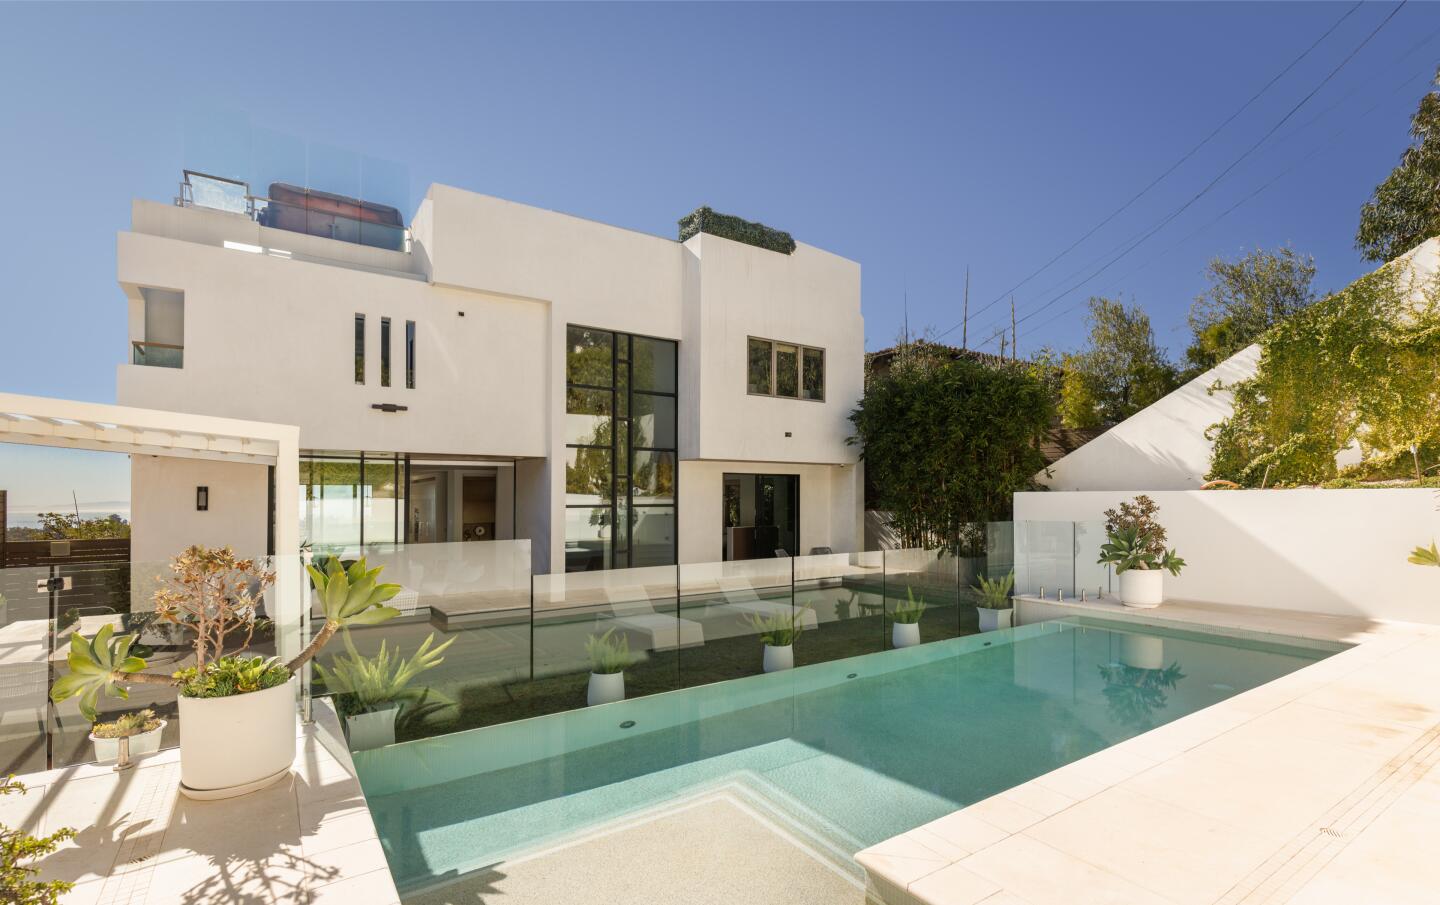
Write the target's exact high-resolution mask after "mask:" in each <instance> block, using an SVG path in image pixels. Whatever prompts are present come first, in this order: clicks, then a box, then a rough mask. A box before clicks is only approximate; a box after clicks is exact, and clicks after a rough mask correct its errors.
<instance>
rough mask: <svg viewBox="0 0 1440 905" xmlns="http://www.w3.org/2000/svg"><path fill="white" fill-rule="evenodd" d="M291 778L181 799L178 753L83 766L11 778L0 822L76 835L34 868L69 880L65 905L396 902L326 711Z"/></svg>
mask: <svg viewBox="0 0 1440 905" xmlns="http://www.w3.org/2000/svg"><path fill="white" fill-rule="evenodd" d="M315 715H316V721H315V723H314V724H313V725H311V726H307V727H301V728H300V730H299V733H300V734H299V739H298V742H299V744H298V746H297V753H296V758H295V765H294V768H293V773H292V775H291V776H290V777H289V778H287V779H285V780H283V781H281V782H279V783H277V784H275V785H273V786H271V787H269V788H267V789H264V790H262V791H259V792H255V793H252V794H250V795H247V796H244V797H242V798H237V799H232V800H230V801H193V800H190V799H188V798H183V797H181V796H180V794H179V786H180V760H179V754H180V752H179V749H169V750H165V751H161V752H159V753H158V754H155V755H152V756H150V757H146V758H143V759H142V760H139V761H137V763H136V767H135V769H133V770H130V771H127V772H125V773H116V772H114V771H113V770H112V769H111V768H110V767H108V766H98V765H94V764H91V765H84V766H77V767H67V768H64V769H57V770H50V771H47V772H44V773H34V774H30V775H26V776H20V777H18V778H19V779H20V781H21V782H23V783H25V785H26V786H27V787H28V791H27V792H26V793H25V795H24V796H22V797H16V796H11V797H9V798H7V799H4V800H0V823H4V824H6V825H8V826H13V827H20V828H23V829H25V830H27V831H29V832H32V833H41V834H43V833H49V832H53V831H54V830H56V829H58V828H60V827H63V826H69V827H73V828H75V829H76V830H78V831H79V835H77V836H76V838H75V839H74V840H73V841H71V842H67V843H65V844H64V845H63V846H62V847H61V848H60V849H59V850H58V851H56V852H55V853H54V854H52V855H50V856H49V857H48V858H46V859H44V860H43V861H42V862H41V863H40V867H41V878H42V879H53V880H68V881H70V882H73V883H75V884H76V886H75V889H74V890H72V891H71V892H70V893H69V894H68V895H66V896H64V897H63V898H62V900H61V901H62V902H64V903H65V905H177V903H181V905H222V903H224V905H231V903H237V902H243V903H247V905H268V903H299V902H304V903H310V905H322V903H331V902H335V903H345V905H396V903H398V902H399V901H400V897H399V895H398V894H397V893H396V891H395V884H394V882H393V881H392V880H391V877H390V870H389V868H388V867H387V866H386V863H385V855H384V852H383V851H382V850H381V847H380V842H379V840H378V839H377V838H376V834H375V825H374V823H373V822H372V821H371V819H370V812H369V809H368V808H367V807H366V804H365V796H364V794H363V793H362V792H361V790H360V783H359V781H358V780H356V778H355V775H354V769H353V766H352V764H351V761H350V755H349V753H348V751H347V750H346V748H345V745H344V741H343V739H342V738H341V736H340V727H339V722H338V720H337V718H336V717H335V714H334V711H333V710H331V709H330V708H329V707H328V706H327V705H326V704H325V702H317V705H316V707H315Z"/></svg>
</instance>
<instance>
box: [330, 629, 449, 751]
mask: <svg viewBox="0 0 1440 905" xmlns="http://www.w3.org/2000/svg"><path fill="white" fill-rule="evenodd" d="M343 636H344V641H345V653H343V654H341V655H339V656H337V657H335V659H334V660H332V661H331V662H330V664H329V665H328V666H327V665H325V664H323V663H319V662H317V663H316V664H315V675H316V678H318V679H319V680H320V681H321V683H323V684H324V686H325V691H327V692H330V693H331V694H333V695H334V702H335V711H336V712H337V713H339V714H340V715H341V716H342V717H344V719H345V736H346V738H347V739H349V741H350V750H351V751H369V750H371V749H372V748H383V747H385V746H386V745H393V744H395V730H396V727H397V726H399V725H401V724H402V723H409V724H415V723H418V722H423V721H424V720H425V719H427V718H429V717H430V716H431V715H432V714H434V713H435V712H436V711H438V710H441V709H443V708H445V707H449V706H451V703H452V702H451V701H450V700H449V699H448V698H446V697H444V696H443V695H441V694H440V693H439V692H437V691H435V690H434V689H431V688H416V687H411V685H410V683H411V682H412V681H413V680H414V679H415V677H416V676H418V675H420V674H421V673H422V672H425V671H426V670H427V669H434V668H435V667H436V666H439V665H440V664H441V663H444V662H445V658H444V657H442V656H441V654H443V653H444V652H445V649H446V648H447V647H449V646H450V645H451V644H454V643H455V639H454V638H451V639H450V640H449V641H446V642H445V643H444V644H441V645H440V646H439V647H432V646H431V645H433V644H434V643H435V633H434V632H431V633H430V634H429V635H428V636H426V638H425V640H424V641H422V642H421V643H420V647H419V648H418V649H417V650H416V651H415V655H414V656H413V657H408V658H407V657H404V656H402V655H401V653H400V649H399V648H398V647H394V648H392V647H390V646H389V644H387V643H386V642H385V641H384V640H383V639H382V640H381V642H380V649H379V651H378V652H376V654H375V656H373V657H366V656H364V655H362V654H361V653H360V652H359V651H358V650H356V649H355V642H354V641H353V640H352V639H351V637H350V631H349V630H348V629H347V630H345V632H344V633H343Z"/></svg>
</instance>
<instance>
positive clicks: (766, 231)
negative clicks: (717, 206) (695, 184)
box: [680, 207, 795, 255]
mask: <svg viewBox="0 0 1440 905" xmlns="http://www.w3.org/2000/svg"><path fill="white" fill-rule="evenodd" d="M699 233H709V234H710V235H712V236H719V237H721V238H722V239H731V240H733V241H735V242H744V243H745V244H746V245H754V246H755V247H756V248H766V249H769V250H770V251H778V252H780V253H781V254H782V255H788V254H794V253H795V239H794V238H793V237H792V236H791V235H790V234H789V233H787V232H784V231H783V230H778V229H771V228H770V227H768V226H766V225H765V224H763V223H754V222H751V221H750V220H742V219H740V218H739V217H732V216H731V215H729V214H717V213H716V212H715V211H713V210H711V209H710V208H708V207H697V208H696V209H695V210H694V211H693V212H691V213H689V214H686V215H685V216H683V217H681V218H680V241H681V242H684V241H685V240H686V239H689V238H690V237H691V236H694V235H698V234H699Z"/></svg>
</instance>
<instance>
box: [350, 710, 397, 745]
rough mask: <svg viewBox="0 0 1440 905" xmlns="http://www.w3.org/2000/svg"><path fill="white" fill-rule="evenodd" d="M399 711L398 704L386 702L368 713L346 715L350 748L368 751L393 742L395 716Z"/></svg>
mask: <svg viewBox="0 0 1440 905" xmlns="http://www.w3.org/2000/svg"><path fill="white" fill-rule="evenodd" d="M399 712H400V706H399V705H398V704H388V705H386V706H384V707H381V708H380V709H379V710H372V711H370V712H369V713H357V714H355V715H354V716H347V717H346V718H345V731H346V734H348V735H349V736H350V750H351V751H369V750H371V749H372V748H383V747H385V746H386V745H393V744H395V717H396V715H398V714H399Z"/></svg>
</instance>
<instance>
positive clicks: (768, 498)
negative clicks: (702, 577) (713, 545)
mask: <svg viewBox="0 0 1440 905" xmlns="http://www.w3.org/2000/svg"><path fill="white" fill-rule="evenodd" d="M722 509H723V513H722V515H723V520H724V524H723V526H722V528H723V531H724V539H723V541H722V544H723V549H724V555H725V559H726V560H727V561H728V560H734V559H762V558H768V557H773V556H795V555H797V554H798V552H799V547H800V476H799V475H788V474H782V475H770V474H726V475H725V500H724V506H723V507H722Z"/></svg>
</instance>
